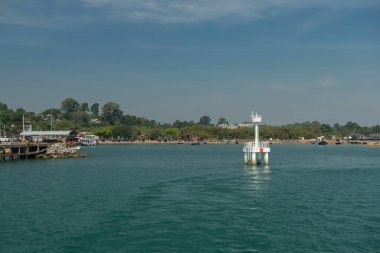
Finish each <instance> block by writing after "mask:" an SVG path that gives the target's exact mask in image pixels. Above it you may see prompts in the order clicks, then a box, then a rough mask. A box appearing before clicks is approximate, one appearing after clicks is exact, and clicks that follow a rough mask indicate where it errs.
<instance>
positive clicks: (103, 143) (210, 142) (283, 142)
mask: <svg viewBox="0 0 380 253" xmlns="http://www.w3.org/2000/svg"><path fill="white" fill-rule="evenodd" d="M250 141H252V140H244V141H239V143H234V142H230V143H228V142H227V141H218V142H217V141H207V142H206V143H200V144H202V145H204V144H211V145H226V144H227V145H236V144H245V143H247V142H250ZM315 141H316V140H314V139H311V140H303V141H302V140H295V141H290V140H286V141H270V144H271V145H273V144H279V145H281V144H298V145H300V144H312V143H313V142H315ZM369 142H376V141H346V142H344V143H342V144H343V145H344V144H351V145H358V144H359V145H367V144H368V143H369ZM327 143H328V144H330V145H336V144H335V140H330V141H327ZM377 143H379V144H380V141H377ZM128 144H131V145H144V144H156V145H173V144H176V145H191V142H190V141H189V142H184V143H178V141H167V142H165V141H104V142H102V141H101V142H99V145H128Z"/></svg>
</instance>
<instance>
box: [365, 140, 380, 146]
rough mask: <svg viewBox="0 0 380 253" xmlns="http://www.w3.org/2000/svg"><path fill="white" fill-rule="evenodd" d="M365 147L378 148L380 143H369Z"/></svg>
mask: <svg viewBox="0 0 380 253" xmlns="http://www.w3.org/2000/svg"><path fill="white" fill-rule="evenodd" d="M367 146H369V147H376V146H380V142H374V141H370V142H368V143H367Z"/></svg>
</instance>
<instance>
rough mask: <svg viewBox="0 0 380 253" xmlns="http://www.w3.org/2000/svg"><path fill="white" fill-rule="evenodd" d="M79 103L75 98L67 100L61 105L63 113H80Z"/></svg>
mask: <svg viewBox="0 0 380 253" xmlns="http://www.w3.org/2000/svg"><path fill="white" fill-rule="evenodd" d="M79 107H80V106H79V103H78V102H77V101H76V100H75V99H73V98H66V99H65V100H63V101H62V103H61V110H62V111H63V112H68V113H70V112H77V111H79Z"/></svg>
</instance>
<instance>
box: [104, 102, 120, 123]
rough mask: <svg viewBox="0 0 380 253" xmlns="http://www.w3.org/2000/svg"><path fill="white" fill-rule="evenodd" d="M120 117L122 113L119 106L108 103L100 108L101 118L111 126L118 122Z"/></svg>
mask: <svg viewBox="0 0 380 253" xmlns="http://www.w3.org/2000/svg"><path fill="white" fill-rule="evenodd" d="M122 116H123V111H121V110H120V108H119V105H118V104H116V103H114V102H108V103H106V104H105V105H104V106H103V107H102V117H103V119H104V121H105V122H108V123H109V124H111V125H114V124H115V123H116V122H118V121H120V120H121V118H122Z"/></svg>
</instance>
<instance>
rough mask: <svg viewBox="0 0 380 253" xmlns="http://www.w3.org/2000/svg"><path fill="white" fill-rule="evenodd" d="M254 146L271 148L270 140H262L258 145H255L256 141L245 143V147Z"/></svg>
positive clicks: (250, 147)
mask: <svg viewBox="0 0 380 253" xmlns="http://www.w3.org/2000/svg"><path fill="white" fill-rule="evenodd" d="M254 147H259V148H269V142H268V141H260V142H259V143H258V145H257V146H256V145H255V142H254V141H252V142H247V143H246V144H244V148H245V149H252V148H254Z"/></svg>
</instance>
